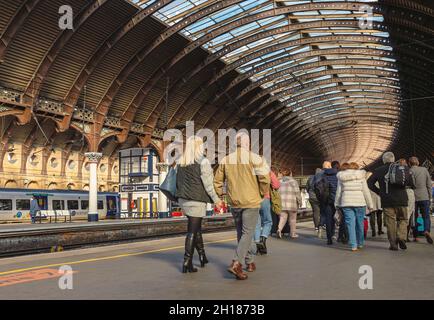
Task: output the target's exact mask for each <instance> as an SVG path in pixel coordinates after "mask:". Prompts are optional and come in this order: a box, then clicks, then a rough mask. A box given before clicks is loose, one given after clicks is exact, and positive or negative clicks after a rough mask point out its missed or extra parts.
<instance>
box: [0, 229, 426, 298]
mask: <svg viewBox="0 0 434 320" xmlns="http://www.w3.org/2000/svg"><path fill="white" fill-rule="evenodd" d="M298 233H299V234H300V238H299V239H296V240H288V239H287V238H284V239H276V238H271V239H270V240H269V241H268V242H267V243H268V247H269V254H268V255H267V256H258V257H257V261H256V262H257V270H256V272H254V273H249V278H248V279H247V280H246V281H237V280H235V278H234V277H233V275H231V274H229V273H228V272H227V271H226V268H227V267H228V265H229V264H230V262H231V258H232V256H233V252H234V249H235V246H236V239H235V232H234V231H233V230H231V231H223V232H213V233H206V234H205V235H204V240H205V242H206V251H207V255H208V258H209V261H210V263H209V264H208V265H207V266H206V267H205V268H204V269H202V268H199V271H198V272H197V273H193V274H182V273H181V263H182V259H183V248H184V237H183V236H180V237H171V238H165V239H159V240H150V241H142V242H134V243H128V244H119V245H110V246H104V247H97V248H86V249H78V250H72V251H65V252H58V253H52V254H39V255H32V256H20V257H14V258H4V259H1V260H0V299H91V300H92V299H96V300H99V299H120V300H122V299H151V300H154V299H155V300H157V299H165V300H190V299H202V300H203V299H205V300H208V299H210V300H212V299H223V300H243V299H249V300H252V299H254V300H263V299H266V300H268V299H277V300H279V299H406V300H408V299H415V300H423V299H433V298H434V291H433V290H432V286H431V283H433V281H434V268H432V261H434V260H433V259H434V247H433V246H432V245H429V244H427V243H426V242H425V241H424V240H422V239H421V241H420V242H418V243H413V242H412V243H409V244H408V250H406V251H402V250H400V251H398V252H394V251H390V250H388V243H387V240H386V238H385V237H384V236H382V237H377V238H370V237H368V239H367V243H366V247H365V248H364V249H362V250H360V251H358V252H355V253H354V252H351V251H350V250H349V248H348V247H347V246H345V245H342V244H334V245H333V246H327V245H326V240H325V239H319V238H318V237H317V236H316V234H315V232H314V229H313V225H312V223H311V222H301V223H299V226H298ZM194 262H195V264H196V266H197V264H198V259H197V256H195V260H194ZM62 266H70V267H71V268H72V270H73V272H74V273H73V275H72V276H73V278H72V279H73V288H72V289H71V290H61V289H59V277H60V275H59V273H58V270H59V268H60V267H62ZM361 266H370V267H371V268H372V272H373V289H372V290H369V289H368V290H362V289H361V288H360V287H359V279H360V277H361V276H362V275H361V274H359V268H360V267H361Z"/></svg>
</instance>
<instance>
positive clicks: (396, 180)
mask: <svg viewBox="0 0 434 320" xmlns="http://www.w3.org/2000/svg"><path fill="white" fill-rule="evenodd" d="M411 179H413V177H412V172H411V171H410V168H409V167H407V166H401V165H400V164H399V162H394V163H391V164H390V166H389V170H388V171H387V173H386V175H385V176H384V181H385V183H386V193H389V184H390V185H394V186H399V187H402V188H405V187H406V186H407V185H410V184H411V183H410V180H411Z"/></svg>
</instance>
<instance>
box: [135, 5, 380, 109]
mask: <svg viewBox="0 0 434 320" xmlns="http://www.w3.org/2000/svg"><path fill="white" fill-rule="evenodd" d="M361 5H362V4H361V3H358V2H345V3H342V2H338V3H334V2H328V3H327V4H326V6H325V5H324V4H323V3H308V4H301V5H292V6H285V7H281V8H275V9H271V10H266V11H263V12H260V13H257V14H253V15H250V16H247V17H245V18H241V19H239V20H236V21H234V22H231V23H229V24H227V25H224V26H222V27H219V28H217V29H215V30H213V31H212V32H210V33H208V34H206V35H205V36H203V37H201V38H199V39H197V40H196V41H194V42H192V43H190V44H189V45H188V46H187V47H185V48H184V49H183V50H181V51H180V52H179V53H178V54H177V55H176V56H175V57H173V58H172V59H171V60H170V61H169V62H168V63H166V64H165V65H164V66H162V67H161V68H160V69H159V70H158V71H157V72H155V73H154V74H153V75H152V76H151V78H150V80H148V81H147V83H145V84H144V86H143V87H142V89H141V90H140V91H141V92H145V93H146V95H147V94H148V93H149V91H150V90H151V89H152V88H153V87H154V86H155V85H156V84H157V82H158V81H159V80H160V79H161V77H162V76H163V75H164V74H166V73H167V72H168V71H169V70H170V69H171V68H172V67H173V66H174V65H175V64H177V63H178V62H179V61H180V60H182V59H183V58H184V57H185V56H186V55H188V54H189V53H191V52H192V51H193V50H195V49H196V48H199V47H200V46H201V45H203V44H205V43H206V42H208V41H210V40H211V39H213V38H215V37H217V36H219V35H221V34H223V33H226V32H229V31H230V30H232V29H235V28H238V27H240V26H243V25H246V24H248V23H250V22H254V21H257V20H260V19H265V18H268V17H273V16H279V15H283V14H287V13H290V12H299V11H306V10H315V9H318V10H321V9H330V10H332V9H334V10H337V9H341V10H359V8H360V6H361ZM374 7H375V6H374ZM375 8H376V9H378V8H377V7H375ZM383 40H384V41H383V43H387V39H383ZM144 99H145V97H144V98H143V100H144ZM143 100H142V101H143Z"/></svg>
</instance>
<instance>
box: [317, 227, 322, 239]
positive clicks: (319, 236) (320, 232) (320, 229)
mask: <svg viewBox="0 0 434 320" xmlns="http://www.w3.org/2000/svg"><path fill="white" fill-rule="evenodd" d="M318 238H320V239H321V238H322V228H319V229H318Z"/></svg>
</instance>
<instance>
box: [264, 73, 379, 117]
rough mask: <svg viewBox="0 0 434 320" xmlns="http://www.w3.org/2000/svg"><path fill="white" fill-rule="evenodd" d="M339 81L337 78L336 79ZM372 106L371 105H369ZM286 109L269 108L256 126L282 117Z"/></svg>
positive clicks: (282, 107)
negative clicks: (270, 119)
mask: <svg viewBox="0 0 434 320" xmlns="http://www.w3.org/2000/svg"><path fill="white" fill-rule="evenodd" d="M337 79H339V78H337ZM349 79H351V78H349ZM371 105H372V104H371ZM287 109H288V108H287V107H286V106H285V105H284V104H279V105H278V106H276V107H275V108H270V110H269V111H268V112H267V113H266V114H265V116H264V117H262V119H261V120H260V121H259V122H258V123H257V125H260V124H261V123H263V122H264V121H266V120H267V119H268V118H270V117H271V116H276V115H277V116H279V117H280V116H282V115H284V114H287V113H288V112H289V110H288V112H282V110H287ZM276 119H277V118H273V120H272V121H274V120H276ZM266 124H267V125H270V122H269V121H268V122H266Z"/></svg>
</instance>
